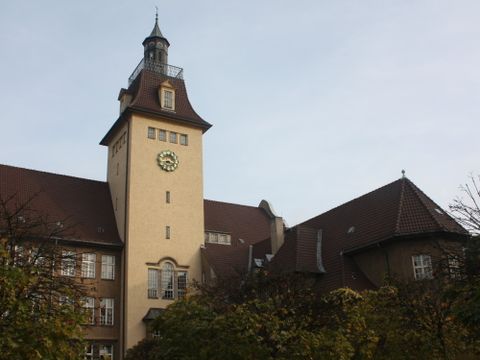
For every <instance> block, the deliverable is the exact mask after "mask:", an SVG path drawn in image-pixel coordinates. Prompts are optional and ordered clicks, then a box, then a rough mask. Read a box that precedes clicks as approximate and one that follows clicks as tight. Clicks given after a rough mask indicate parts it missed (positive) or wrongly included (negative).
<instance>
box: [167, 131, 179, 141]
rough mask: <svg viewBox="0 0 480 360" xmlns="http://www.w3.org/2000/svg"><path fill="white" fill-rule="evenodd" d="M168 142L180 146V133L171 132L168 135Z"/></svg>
mask: <svg viewBox="0 0 480 360" xmlns="http://www.w3.org/2000/svg"><path fill="white" fill-rule="evenodd" d="M168 142H169V143H172V144H178V133H177V132H176V131H170V132H169V133H168Z"/></svg>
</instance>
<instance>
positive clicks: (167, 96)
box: [159, 80, 175, 111]
mask: <svg viewBox="0 0 480 360" xmlns="http://www.w3.org/2000/svg"><path fill="white" fill-rule="evenodd" d="M159 95H160V106H161V108H162V109H164V110H168V111H175V89H174V88H173V86H172V84H171V83H170V81H168V80H167V81H164V82H163V83H162V85H161V86H160V90H159Z"/></svg>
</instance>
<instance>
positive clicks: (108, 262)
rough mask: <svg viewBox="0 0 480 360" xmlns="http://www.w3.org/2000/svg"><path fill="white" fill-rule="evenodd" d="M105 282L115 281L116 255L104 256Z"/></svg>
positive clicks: (103, 277)
mask: <svg viewBox="0 0 480 360" xmlns="http://www.w3.org/2000/svg"><path fill="white" fill-rule="evenodd" d="M101 278H102V279H103V280H115V255H102V273H101Z"/></svg>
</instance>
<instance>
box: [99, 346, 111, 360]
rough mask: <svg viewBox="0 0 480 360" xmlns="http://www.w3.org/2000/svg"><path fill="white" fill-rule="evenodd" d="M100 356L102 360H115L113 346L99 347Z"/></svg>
mask: <svg viewBox="0 0 480 360" xmlns="http://www.w3.org/2000/svg"><path fill="white" fill-rule="evenodd" d="M98 349H99V350H98V355H99V356H100V359H102V360H113V345H99V347H98Z"/></svg>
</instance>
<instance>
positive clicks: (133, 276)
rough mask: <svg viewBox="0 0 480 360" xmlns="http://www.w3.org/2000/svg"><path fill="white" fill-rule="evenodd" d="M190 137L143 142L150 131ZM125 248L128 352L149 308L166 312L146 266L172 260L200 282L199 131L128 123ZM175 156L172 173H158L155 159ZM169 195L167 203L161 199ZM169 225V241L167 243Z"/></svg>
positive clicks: (153, 122)
mask: <svg viewBox="0 0 480 360" xmlns="http://www.w3.org/2000/svg"><path fill="white" fill-rule="evenodd" d="M149 126H150V127H154V128H157V129H165V130H167V131H175V132H177V133H179V134H180V133H181V134H187V135H188V146H183V145H180V144H179V143H177V144H172V143H170V142H168V139H167V142H163V141H159V140H158V138H157V139H149V138H148V137H147V129H148V127H149ZM129 129H130V137H129V141H130V143H129V146H130V158H129V162H130V163H129V169H128V171H129V184H128V214H127V219H128V220H127V221H128V225H127V232H128V236H127V243H126V247H125V258H126V260H125V261H126V268H125V280H126V283H125V286H126V289H127V292H126V299H125V306H126V318H125V324H124V325H125V329H126V344H125V346H126V349H128V348H130V347H132V346H134V345H135V344H136V343H137V342H138V341H140V340H142V339H143V338H144V337H145V336H146V328H145V324H144V323H143V322H142V318H143V317H144V316H145V314H146V313H147V311H148V309H149V308H159V307H165V306H167V305H168V304H170V303H171V301H168V300H161V299H148V298H147V272H148V266H147V264H146V263H156V262H158V261H159V260H160V259H161V258H164V257H171V258H173V259H175V261H176V262H177V263H178V264H179V265H187V266H189V268H188V278H189V281H190V282H191V281H192V279H197V280H201V260H200V246H201V244H203V236H204V235H203V231H204V230H203V226H204V223H203V178H202V131H201V130H200V129H197V128H193V127H189V126H183V125H181V124H180V125H179V124H178V123H172V122H169V121H168V120H167V119H164V120H161V119H160V120H159V119H154V118H146V117H143V116H139V115H132V118H131V120H130V128H129ZM163 150H171V151H173V152H175V154H176V155H177V156H178V159H179V165H178V168H177V169H176V170H175V171H173V172H166V171H164V170H162V169H161V168H160V167H159V166H158V164H157V155H158V153H160V152H161V151H163ZM166 191H170V194H171V203H170V204H167V203H166V200H165V193H166ZM167 225H168V226H170V228H171V238H170V239H165V227H166V226H167Z"/></svg>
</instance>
